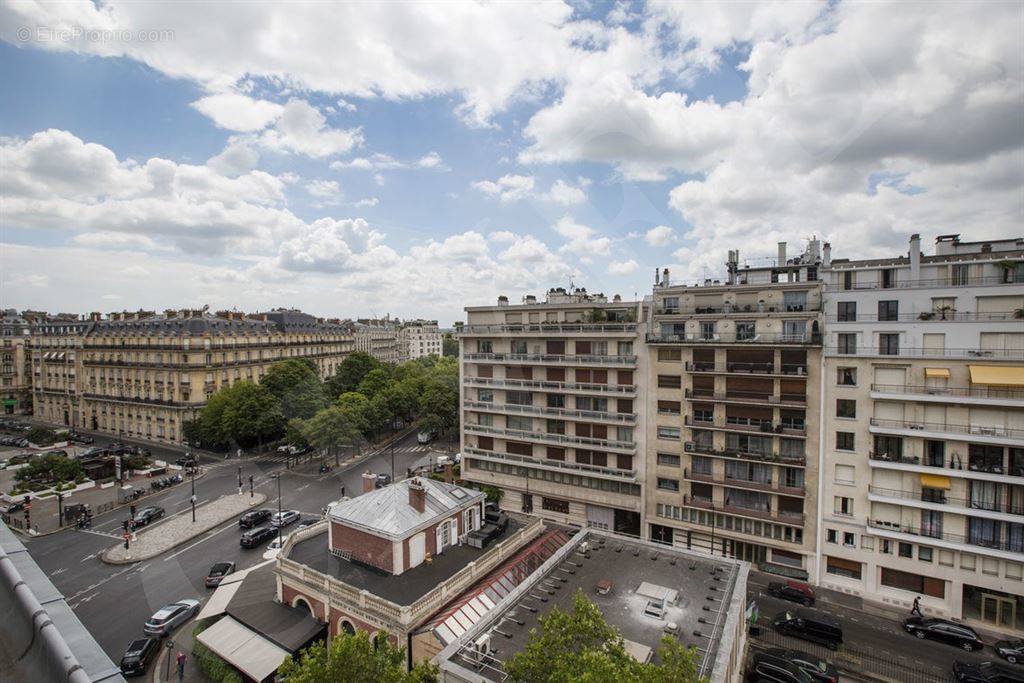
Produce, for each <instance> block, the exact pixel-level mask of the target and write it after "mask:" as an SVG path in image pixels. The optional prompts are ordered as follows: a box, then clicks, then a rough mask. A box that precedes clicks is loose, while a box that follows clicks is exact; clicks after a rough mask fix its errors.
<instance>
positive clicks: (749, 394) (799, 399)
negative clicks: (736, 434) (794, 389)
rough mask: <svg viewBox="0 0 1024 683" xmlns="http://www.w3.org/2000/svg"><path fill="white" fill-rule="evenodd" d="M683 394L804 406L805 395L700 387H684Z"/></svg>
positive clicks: (693, 397) (698, 399) (712, 398)
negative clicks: (717, 389)
mask: <svg viewBox="0 0 1024 683" xmlns="http://www.w3.org/2000/svg"><path fill="white" fill-rule="evenodd" d="M683 395H684V396H685V397H686V398H688V399H691V400H696V401H700V400H705V401H739V402H743V403H755V404H765V403H767V404H772V405H796V406H806V405H807V396H806V395H805V394H779V395H778V396H773V395H771V394H765V393H762V392H757V391H741V390H738V389H733V390H731V391H707V390H700V389H686V390H685V391H684V392H683Z"/></svg>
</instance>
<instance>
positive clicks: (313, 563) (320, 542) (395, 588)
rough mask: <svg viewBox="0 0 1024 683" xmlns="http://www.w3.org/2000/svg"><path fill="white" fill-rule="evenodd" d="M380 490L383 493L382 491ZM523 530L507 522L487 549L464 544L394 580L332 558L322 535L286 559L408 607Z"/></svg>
mask: <svg viewBox="0 0 1024 683" xmlns="http://www.w3.org/2000/svg"><path fill="white" fill-rule="evenodd" d="M379 490H380V491H383V490H384V489H379ZM369 495H371V494H363V495H362V496H360V497H359V498H366V497H367V496H369ZM357 500H358V499H357ZM333 510H334V508H332V512H333ZM522 526H523V525H522V524H520V523H519V522H518V521H516V520H509V524H508V528H507V529H506V530H505V531H504V532H503V533H502V534H501V535H500V536H498V537H497V538H496V539H494V540H493V541H492V542H491V543H490V544H489V545H488V546H487V547H486V548H483V549H479V548H472V547H470V546H469V545H467V544H463V545H460V546H454V547H450V548H446V549H445V551H444V552H443V553H441V554H440V555H435V556H434V557H433V560H432V561H431V562H430V563H429V564H428V563H426V562H424V563H423V564H421V565H419V566H417V567H413V568H412V569H410V570H408V571H406V572H403V573H402V574H400V575H397V576H396V575H392V574H389V573H387V572H384V571H381V570H379V569H376V568H374V567H369V566H366V565H363V564H357V563H355V562H349V561H348V560H343V559H341V558H338V557H335V556H334V555H332V554H331V553H330V551H329V550H328V548H327V538H326V537H325V535H324V534H323V533H319V534H316V535H315V536H311V537H310V538H306V539H303V540H301V541H299V542H298V543H296V544H295V545H294V546H293V548H292V550H291V553H290V554H289V555H288V559H289V560H292V561H294V562H298V563H300V564H304V565H306V566H307V567H309V568H310V569H313V570H315V571H318V572H320V573H322V574H326V575H328V576H331V577H333V578H335V579H338V580H339V581H343V582H345V583H347V584H349V585H350V586H354V587H356V588H359V589H365V590H367V591H369V592H370V593H372V594H374V595H376V596H377V597H380V598H384V599H385V600H388V601H390V602H393V603H395V604H396V605H402V606H408V605H412V604H413V603H415V602H416V601H417V600H419V599H420V598H422V597H423V596H424V595H426V594H427V593H429V592H430V591H431V590H433V589H434V588H435V587H437V586H438V584H440V583H442V582H444V581H446V580H448V579H450V578H451V577H453V576H455V574H457V573H458V572H459V571H460V570H462V569H463V568H465V567H466V565H468V564H469V563H470V562H475V561H477V560H479V559H480V558H481V557H483V556H484V555H486V554H487V553H488V552H489V551H490V549H491V548H493V547H494V546H495V545H497V544H498V543H500V542H502V541H504V540H505V539H506V538H508V537H510V536H512V535H513V534H514V533H515V532H516V531H518V530H519V529H521V528H522Z"/></svg>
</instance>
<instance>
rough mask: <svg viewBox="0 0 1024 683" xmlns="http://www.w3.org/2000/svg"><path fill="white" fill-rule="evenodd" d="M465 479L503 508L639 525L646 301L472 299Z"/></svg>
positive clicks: (557, 295) (463, 397)
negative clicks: (497, 498)
mask: <svg viewBox="0 0 1024 683" xmlns="http://www.w3.org/2000/svg"><path fill="white" fill-rule="evenodd" d="M466 314H467V321H466V324H465V325H464V326H462V327H461V328H460V329H459V332H458V335H459V341H460V363H461V368H462V372H461V376H462V383H461V386H460V397H459V398H460V402H461V407H462V408H461V410H462V414H461V425H462V434H461V445H462V453H463V460H462V477H463V479H466V480H468V481H472V482H475V483H479V484H486V485H491V486H497V487H499V488H500V489H501V490H502V491H503V494H504V495H503V498H502V501H501V504H502V506H503V507H505V508H508V509H510V510H513V511H517V512H525V513H531V514H534V515H538V516H540V517H542V518H544V519H547V520H551V521H554V522H559V523H571V524H575V525H578V526H593V527H597V528H602V529H611V530H615V531H619V532H623V533H629V534H633V535H639V534H640V533H641V517H642V515H643V495H642V492H643V484H644V476H645V472H644V438H643V437H644V433H645V432H644V423H643V410H642V409H641V405H642V404H643V402H644V400H645V398H644V393H643V389H644V384H643V378H644V373H645V372H646V358H645V353H644V352H645V347H644V344H643V335H642V329H643V322H644V320H643V315H644V308H643V306H642V305H641V304H640V303H639V302H629V301H621V300H620V299H619V297H617V296H616V297H615V298H614V299H613V300H612V301H609V300H607V299H606V298H605V297H604V296H603V295H590V294H587V293H586V291H585V290H580V289H577V290H573V291H569V292H567V291H566V290H564V289H561V288H559V289H553V290H551V291H549V292H548V294H547V298H546V300H545V301H544V302H538V301H537V300H536V298H535V297H531V296H527V297H525V298H524V300H523V303H522V304H520V305H509V304H508V300H507V298H505V297H501V298H499V300H498V304H497V305H496V306H481V307H472V308H467V309H466Z"/></svg>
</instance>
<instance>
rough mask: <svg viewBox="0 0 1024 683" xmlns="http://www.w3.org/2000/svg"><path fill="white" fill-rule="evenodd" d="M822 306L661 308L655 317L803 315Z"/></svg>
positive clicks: (774, 305) (815, 304)
mask: <svg viewBox="0 0 1024 683" xmlns="http://www.w3.org/2000/svg"><path fill="white" fill-rule="evenodd" d="M820 310H821V304H819V303H812V302H807V303H804V304H772V305H770V306H769V305H764V304H762V305H760V306H759V305H758V304H733V305H731V306H725V305H722V306H686V307H674V308H672V307H669V308H666V307H659V308H655V309H654V313H655V315H740V316H742V315H758V314H764V313H776V314H778V313H803V312H805V311H820Z"/></svg>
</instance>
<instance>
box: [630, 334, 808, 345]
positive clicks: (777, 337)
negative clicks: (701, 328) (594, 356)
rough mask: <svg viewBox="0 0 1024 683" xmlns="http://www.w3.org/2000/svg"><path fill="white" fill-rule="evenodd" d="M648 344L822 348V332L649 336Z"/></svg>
mask: <svg viewBox="0 0 1024 683" xmlns="http://www.w3.org/2000/svg"><path fill="white" fill-rule="evenodd" d="M646 338H647V343H648V344H698V345H712V346H713V345H715V344H744V345H745V344H753V345H762V344H776V345H779V344H784V345H811V346H820V345H821V343H822V335H821V333H820V332H815V333H810V334H767V333H765V334H753V335H750V336H742V335H741V336H739V337H737V336H736V335H734V334H732V335H718V334H714V335H711V336H710V337H704V336H701V335H699V334H685V335H684V334H667V333H659V334H648V335H647V337H646Z"/></svg>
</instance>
